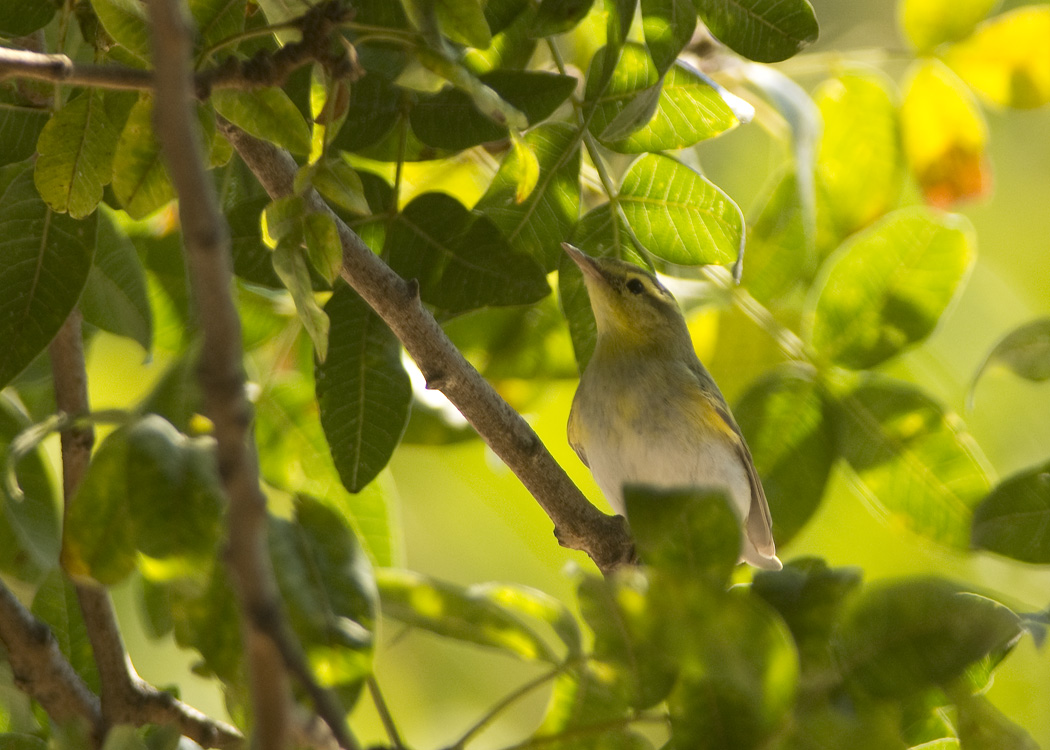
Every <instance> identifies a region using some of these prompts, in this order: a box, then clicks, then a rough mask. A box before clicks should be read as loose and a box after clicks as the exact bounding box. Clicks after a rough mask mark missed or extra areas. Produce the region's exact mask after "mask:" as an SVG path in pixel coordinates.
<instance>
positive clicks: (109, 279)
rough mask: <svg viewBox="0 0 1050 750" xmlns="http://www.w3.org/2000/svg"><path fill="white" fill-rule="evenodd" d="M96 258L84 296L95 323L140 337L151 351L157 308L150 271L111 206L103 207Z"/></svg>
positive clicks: (84, 308)
mask: <svg viewBox="0 0 1050 750" xmlns="http://www.w3.org/2000/svg"><path fill="white" fill-rule="evenodd" d="M99 213H100V218H99V225H98V241H97V243H96V244H97V249H96V251H95V262H94V265H92V266H91V273H90V274H89V275H88V281H87V286H85V287H84V294H83V295H82V296H81V298H80V303H79V304H80V311H81V312H82V313H83V314H84V320H85V321H87V322H88V323H90V324H91V325H94V326H98V327H99V328H101V329H103V330H106V331H109V332H110V333H113V334H116V335H117V336H126V337H128V338H130V339H132V340H134V341H137V342H138V343H139V344H140V345H141V346H142V348H143V349H145V350H146V351H147V352H148V351H149V350H150V346H151V345H152V342H153V312H152V310H151V309H150V305H149V292H148V290H147V288H146V274H145V272H144V271H143V268H142V261H141V260H139V256H138V253H137V252H136V251H135V246H134V245H133V244H132V243H131V240H129V239H128V237H127V235H126V234H124V232H123V231H122V230H121V229H120V227H118V226H117V223H116V221H115V219H114V215H113V212H112V210H111V209H109V208H106V207H103V208H102V209H101V211H100V212H99Z"/></svg>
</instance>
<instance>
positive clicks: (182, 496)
mask: <svg viewBox="0 0 1050 750" xmlns="http://www.w3.org/2000/svg"><path fill="white" fill-rule="evenodd" d="M213 451H214V443H213V441H212V440H211V439H210V438H197V439H189V438H187V437H186V436H185V435H183V434H181V433H179V432H178V431H177V430H176V429H175V428H174V427H172V426H171V424H169V423H168V422H167V421H165V420H164V419H162V418H161V417H158V416H156V415H147V416H146V417H143V418H142V419H140V420H138V421H136V422H134V423H132V424H130V425H128V426H126V427H122V428H120V429H118V430H116V431H115V432H113V433H112V434H111V435H110V436H109V437H107V438H106V440H105V441H104V442H103V443H102V445H101V446H100V447H99V449H98V451H97V452H96V454H95V456H94V457H93V458H92V461H91V464H90V466H89V467H88V471H87V473H86V475H85V476H84V480H83V482H82V483H81V485H80V487H79V488H78V490H77V493H76V495H75V496H74V498H73V500H72V501H71V502H70V504H69V507H68V508H67V511H66V522H65V529H64V537H63V540H62V564H63V566H64V567H65V569H66V570H67V572H69V573H70V574H71V575H73V576H78V577H84V576H90V577H91V578H93V579H95V580H96V581H98V582H100V583H103V584H112V583H117V582H118V581H120V580H122V579H123V578H125V577H126V576H127V575H128V574H129V573H130V572H131V571H132V570H134V568H135V567H136V564H137V562H138V561H139V553H141V554H142V555H144V556H145V558H148V559H144V560H143V564H144V565H148V566H149V567H148V569H149V570H150V571H151V574H152V575H153V576H155V577H160V578H163V577H166V576H167V575H169V573H168V571H171V573H173V574H182V573H185V572H186V571H188V570H192V569H193V566H196V565H200V563H201V562H202V561H206V560H210V559H212V558H213V556H214V554H215V549H216V547H217V545H218V542H219V538H220V537H221V535H222V513H223V507H224V505H225V503H224V501H223V498H222V491H221V489H220V483H219V477H218V472H217V468H216V466H215V459H214V455H213Z"/></svg>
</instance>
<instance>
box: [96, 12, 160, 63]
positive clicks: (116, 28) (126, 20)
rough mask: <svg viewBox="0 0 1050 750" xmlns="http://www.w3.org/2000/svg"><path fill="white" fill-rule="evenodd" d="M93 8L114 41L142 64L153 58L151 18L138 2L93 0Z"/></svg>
mask: <svg viewBox="0 0 1050 750" xmlns="http://www.w3.org/2000/svg"><path fill="white" fill-rule="evenodd" d="M91 8H92V10H94V11H95V15H97V16H98V20H99V21H101V22H102V27H103V28H104V29H105V30H106V33H107V34H109V35H110V36H111V37H112V38H113V41H115V42H116V43H117V44H119V45H120V46H121V47H123V48H124V49H125V50H127V51H128V52H130V53H131V54H132V55H133V56H134V57H135V58H137V59H138V60H139V61H141V62H142V63H148V62H149V61H150V60H151V59H152V57H153V52H152V49H153V48H152V44H151V43H150V33H151V32H150V25H149V16H148V14H147V13H146V7H145V6H144V5H143V4H142V3H140V2H138V0H92V2H91Z"/></svg>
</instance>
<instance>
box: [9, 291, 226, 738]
mask: <svg viewBox="0 0 1050 750" xmlns="http://www.w3.org/2000/svg"><path fill="white" fill-rule="evenodd" d="M80 329H81V316H80V312H79V310H77V309H75V308H74V310H73V312H72V313H70V315H69V317H68V318H67V319H66V322H65V323H64V324H63V325H62V328H61V329H59V332H58V335H57V336H55V338H54V340H53V341H52V342H51V345H50V348H49V353H50V355H51V371H52V377H53V379H54V384H55V402H56V406H57V407H58V410H59V412H63V413H65V414H69V415H80V414H87V413H88V411H89V405H88V391H87V370H86V368H85V366H84V347H83V341H82V338H81V330H80ZM61 440H62V490H63V496H64V498H65V505H66V506H67V507H68V505H69V503H70V502H72V500H73V497H74V495H75V494H76V491H77V488H78V487H79V486H80V483H81V482H82V481H83V479H84V474H85V473H86V472H87V468H88V464H89V463H90V461H91V450H92V447H93V446H94V443H95V433H94V428H93V427H92V426H91V424H90V423H87V422H79V423H78V422H73V423H71V425H70V427H68V428H67V429H65V430H63V431H62V433H61ZM73 585H74V588H75V590H76V594H77V600H78V601H79V603H80V609H81V612H82V613H83V616H84V624H85V626H86V627H87V632H88V640H90V641H91V650H92V654H93V655H94V657H95V663H96V665H97V666H98V671H99V681H100V683H101V687H102V700H101V710H100V713H99V716H98V718H97V719H95V718H94V717H92V716H88V715H87V714H81V715H84V716H86V717H87V718H89V720H91V721H92V724H93V725H94V726H95V727H96V729H98V730H101V732H100V733H99V736H98V739H99V740H100V741H101V737H102V735H103V734H104V732H105V730H107V729H108V728H109V727H111V726H114V725H116V724H135V725H136V726H141V725H143V724H151V723H152V724H172V725H174V726H177V727H178V728H179V731H180V732H182V733H183V734H184V735H186V736H187V737H190V738H191V739H193V740H194V741H195V742H197V743H198V744H199V745H202V746H204V747H234V746H236V745H239V744H240V743H241V742H242V740H243V738H242V737H241V735H240V733H239V732H238V731H237V730H236V729H234V728H233V727H231V726H229V725H227V724H224V723H222V722H218V721H212V720H211V719H209V718H208V717H206V716H204V715H203V714H202V713H200V712H199V711H197V710H196V709H194V708H191V707H190V706H187V705H186V704H184V703H182V702H180V701H178V700H176V699H175V698H174V697H172V696H171V695H169V694H168V693H164V692H162V691H160V690H157V689H156V688H154V687H153V686H152V685H150V684H148V683H147V682H145V681H144V680H142V679H141V678H140V677H139V676H138V674H136V672H135V668H134V666H132V664H131V660H130V659H129V658H128V654H127V650H126V649H125V648H124V640H123V638H122V637H121V634H120V627H119V625H118V623H117V617H116V613H115V612H114V610H113V602H112V601H111V600H110V598H109V593H108V592H107V591H106V590H105V589H104V588H102V587H101V586H97V585H94V584H90V583H81V582H74V584H73ZM27 614H28V613H27ZM30 617H31V616H30ZM37 627H40V628H44V629H45V630H46V626H45V625H44V624H43V623H39V622H37ZM69 671H70V672H72V670H71V669H70V670H69ZM72 676H73V677H74V678H75V677H76V675H75V674H73V675H72ZM77 681H78V682H79V678H77ZM71 689H72V688H71ZM92 697H93V696H92ZM49 713H50V712H49Z"/></svg>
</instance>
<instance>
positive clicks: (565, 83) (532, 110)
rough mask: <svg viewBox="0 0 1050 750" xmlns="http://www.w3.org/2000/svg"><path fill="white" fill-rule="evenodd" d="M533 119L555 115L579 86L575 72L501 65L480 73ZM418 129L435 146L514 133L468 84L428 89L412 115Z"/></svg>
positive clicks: (456, 145) (456, 147)
mask: <svg viewBox="0 0 1050 750" xmlns="http://www.w3.org/2000/svg"><path fill="white" fill-rule="evenodd" d="M478 80H480V81H481V83H482V84H484V85H485V86H488V87H489V88H491V89H492V90H493V91H495V92H496V93H497V94H499V96H500V97H502V98H503V99H504V100H506V101H507V102H508V103H509V104H511V105H512V106H513V107H515V108H517V109H519V110H520V111H521V112H522V114H524V115H525V117H526V118H527V119H528V122H529V123H530V124H533V125H535V124H537V123H539V122H541V121H543V120H545V119H546V118H547V117H549V116H550V115H551V114H552V113H553V112H554V110H556V109H557V108H558V107H559V106H560V105H561V104H562V103H563V102H564V101H565V100H566V99H568V98H569V95H570V94H571V93H572V92H573V89H574V88H575V86H576V79H575V78H573V77H572V76H563V75H558V74H557V73H546V72H542V71H526V70H495V71H492V72H491V73H485V74H482V75H480V76H478ZM409 119H410V121H411V123H412V131H413V132H414V133H415V134H416V136H417V137H418V138H419V140H420V141H422V142H423V143H425V144H427V145H428V146H434V147H435V148H444V149H452V150H455V151H461V150H463V149H466V148H470V147H472V146H476V145H478V144H480V143H486V142H489V141H498V140H502V139H504V138H507V137H508V130H507V126H506V125H505V124H503V123H502V122H497V121H494V120H493V119H491V118H490V117H488V116H486V115H485V114H484V113H483V112H482V111H481V110H480V109H479V108H478V107H477V104H476V102H475V100H474V99H473V98H472V97H471V96H470V95H469V94H468V93H467V92H465V91H463V90H462V89H459V88H456V87H455V86H448V87H446V88H444V89H442V90H441V91H439V92H438V93H436V94H422V95H420V96H419V100H418V102H417V103H416V104H415V106H413V107H412V111H411V113H410V115H409Z"/></svg>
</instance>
